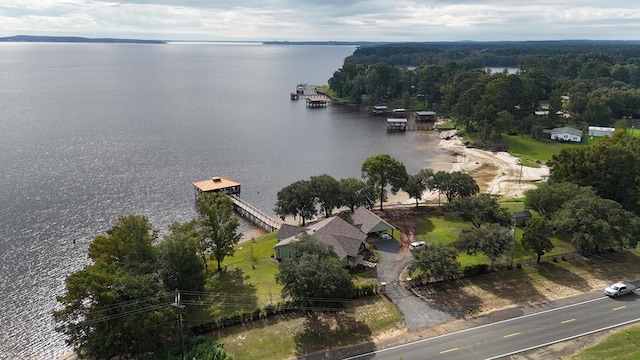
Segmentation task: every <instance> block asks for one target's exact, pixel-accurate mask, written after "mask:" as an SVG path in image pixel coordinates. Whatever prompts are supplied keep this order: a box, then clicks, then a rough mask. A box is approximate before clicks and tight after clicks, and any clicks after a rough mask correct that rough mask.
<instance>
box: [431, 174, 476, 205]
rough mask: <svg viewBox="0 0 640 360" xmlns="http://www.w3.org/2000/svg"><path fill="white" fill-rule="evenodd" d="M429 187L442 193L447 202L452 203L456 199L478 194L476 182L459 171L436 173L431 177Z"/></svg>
mask: <svg viewBox="0 0 640 360" xmlns="http://www.w3.org/2000/svg"><path fill="white" fill-rule="evenodd" d="M430 187H431V188H432V189H438V191H440V192H442V193H444V194H445V196H446V197H447V201H448V202H451V201H453V199H455V198H456V197H469V196H473V195H475V194H477V193H479V192H480V187H479V186H478V183H476V180H475V179H474V178H473V177H472V176H471V175H469V174H467V173H463V172H461V171H454V172H451V173H448V172H445V171H438V172H437V173H435V174H434V175H433V179H432V180H431V181H430Z"/></svg>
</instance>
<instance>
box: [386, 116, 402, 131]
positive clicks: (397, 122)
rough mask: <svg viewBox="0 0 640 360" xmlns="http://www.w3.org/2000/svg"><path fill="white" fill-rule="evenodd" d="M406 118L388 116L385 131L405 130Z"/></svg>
mask: <svg viewBox="0 0 640 360" xmlns="http://www.w3.org/2000/svg"><path fill="white" fill-rule="evenodd" d="M406 130H407V119H405V118H388V119H387V131H406Z"/></svg>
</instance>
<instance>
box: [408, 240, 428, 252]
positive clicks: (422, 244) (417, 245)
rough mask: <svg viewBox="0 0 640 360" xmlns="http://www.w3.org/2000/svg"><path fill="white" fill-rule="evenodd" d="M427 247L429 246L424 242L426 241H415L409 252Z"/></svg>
mask: <svg viewBox="0 0 640 360" xmlns="http://www.w3.org/2000/svg"><path fill="white" fill-rule="evenodd" d="M425 245H427V243H426V242H424V241H414V242H412V243H411V244H410V245H409V250H411V251H413V250H415V249H417V248H420V247H423V246H425Z"/></svg>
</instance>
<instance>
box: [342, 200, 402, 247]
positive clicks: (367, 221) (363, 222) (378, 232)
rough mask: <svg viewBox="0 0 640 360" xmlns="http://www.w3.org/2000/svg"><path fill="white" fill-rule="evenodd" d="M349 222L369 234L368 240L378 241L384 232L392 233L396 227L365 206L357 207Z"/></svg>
mask: <svg viewBox="0 0 640 360" xmlns="http://www.w3.org/2000/svg"><path fill="white" fill-rule="evenodd" d="M348 221H349V223H350V224H351V225H353V226H355V227H356V228H358V229H359V230H360V231H361V232H363V233H364V234H366V235H367V241H368V242H371V241H376V240H378V239H380V238H381V237H382V236H383V234H389V233H390V234H391V236H393V231H394V230H395V229H396V228H395V227H394V226H393V225H391V224H389V223H388V222H386V221H384V220H383V219H381V218H380V217H379V216H378V215H376V214H374V213H372V212H371V211H370V210H369V209H367V208H365V207H359V208H357V209H356V210H355V211H354V212H353V214H351V216H349V219H348Z"/></svg>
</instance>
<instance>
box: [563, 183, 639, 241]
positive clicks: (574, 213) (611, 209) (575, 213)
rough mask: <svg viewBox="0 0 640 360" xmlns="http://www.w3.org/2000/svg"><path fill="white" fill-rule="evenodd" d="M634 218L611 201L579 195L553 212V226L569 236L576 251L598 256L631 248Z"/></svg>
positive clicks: (634, 235)
mask: <svg viewBox="0 0 640 360" xmlns="http://www.w3.org/2000/svg"><path fill="white" fill-rule="evenodd" d="M637 224H638V218H637V217H636V216H635V215H633V214H632V213H630V212H628V211H626V210H624V209H623V208H622V206H621V205H620V204H618V203H616V202H615V201H613V200H607V199H602V198H601V197H599V196H597V195H595V194H593V193H583V194H579V195H577V196H575V197H574V198H572V199H571V200H568V201H567V202H565V203H564V204H563V205H562V209H560V211H558V212H557V214H556V217H555V225H556V226H557V228H558V229H560V230H561V231H564V232H565V233H567V234H570V235H571V243H572V244H573V245H574V246H575V247H576V248H577V249H578V250H580V251H584V252H596V253H598V252H602V251H603V250H605V249H607V248H609V247H611V246H614V245H618V246H635V242H636V240H635V239H636V238H637V235H638V233H637V229H638V226H637Z"/></svg>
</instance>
